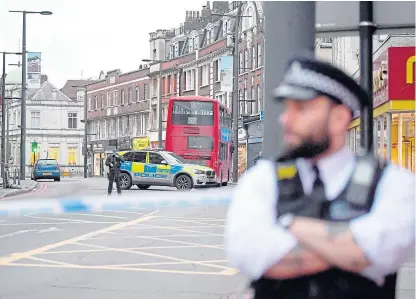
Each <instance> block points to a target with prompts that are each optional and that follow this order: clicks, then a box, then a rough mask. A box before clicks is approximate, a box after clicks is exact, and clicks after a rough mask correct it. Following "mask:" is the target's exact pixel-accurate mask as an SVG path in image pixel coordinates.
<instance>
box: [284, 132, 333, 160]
mask: <svg viewBox="0 0 416 299" xmlns="http://www.w3.org/2000/svg"><path fill="white" fill-rule="evenodd" d="M328 148H329V137H328V135H327V134H326V135H325V136H324V137H323V138H322V139H321V140H320V141H314V140H312V139H311V138H309V139H307V140H305V141H304V142H303V143H302V144H300V145H298V146H296V147H293V148H290V149H288V150H286V151H285V152H284V153H283V154H282V155H281V156H280V157H279V159H278V160H279V161H287V160H294V159H298V158H305V159H311V158H315V157H316V156H319V155H320V154H322V153H324V152H325V151H326V150H327V149H328Z"/></svg>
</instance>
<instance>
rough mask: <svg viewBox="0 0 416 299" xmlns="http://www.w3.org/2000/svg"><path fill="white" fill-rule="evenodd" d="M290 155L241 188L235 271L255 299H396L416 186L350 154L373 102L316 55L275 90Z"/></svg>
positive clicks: (229, 238) (265, 165) (409, 176)
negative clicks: (357, 114)
mask: <svg viewBox="0 0 416 299" xmlns="http://www.w3.org/2000/svg"><path fill="white" fill-rule="evenodd" d="M275 99H276V100H278V101H281V102H282V103H283V104H284V112H283V113H282V115H281V117H280V119H279V122H280V124H281V125H282V127H283V132H284V134H283V136H284V142H285V145H286V147H285V150H284V152H283V154H282V155H281V156H280V157H277V158H276V159H262V160H260V161H259V162H258V163H257V165H256V166H254V167H253V168H251V169H250V170H249V171H247V172H246V174H245V175H244V176H243V177H242V179H241V180H240V183H239V185H238V186H237V187H236V189H235V192H234V195H233V200H232V203H231V205H230V207H229V210H228V213H227V219H226V228H225V248H226V252H227V255H228V259H229V261H230V263H231V265H232V266H234V267H236V268H238V269H240V271H241V272H243V273H245V274H247V275H248V276H249V277H250V279H251V281H252V282H251V289H250V290H251V291H252V292H253V293H254V298H256V299H263V298H267V299H268V298H278V299H308V298H314V299H347V298H348V299H370V298H372V299H376V298H377V299H393V298H395V284H396V273H397V271H398V269H399V267H400V266H401V265H402V264H403V263H404V262H406V261H407V260H408V259H409V258H410V256H411V254H412V253H413V248H414V243H415V176H414V174H413V173H411V172H409V171H407V170H404V169H401V168H400V167H398V166H396V165H392V164H390V163H388V162H383V161H381V160H379V159H376V158H374V157H373V156H371V155H369V154H368V155H355V154H354V153H353V152H352V151H351V150H350V149H349V148H347V147H346V144H345V136H346V133H347V130H348V126H349V124H350V122H351V120H352V115H353V111H356V110H359V109H360V107H362V105H366V104H367V103H368V101H370V100H371V97H370V96H369V95H368V94H366V92H365V91H364V90H363V89H362V88H361V87H360V86H359V85H358V84H357V83H356V82H355V81H354V80H353V79H352V78H351V77H349V76H348V75H346V74H345V73H344V72H342V71H341V70H339V69H337V68H335V67H333V66H331V65H330V64H327V63H324V62H320V61H317V60H315V59H314V58H313V53H309V54H308V55H301V56H297V57H295V58H293V59H291V60H290V61H289V67H288V70H287V72H286V74H285V76H284V79H283V80H282V82H281V84H280V85H279V86H278V87H277V89H276V90H275Z"/></svg>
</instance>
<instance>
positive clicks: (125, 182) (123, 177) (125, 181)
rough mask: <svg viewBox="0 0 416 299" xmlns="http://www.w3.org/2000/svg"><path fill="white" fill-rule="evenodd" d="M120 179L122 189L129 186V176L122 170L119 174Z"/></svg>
mask: <svg viewBox="0 0 416 299" xmlns="http://www.w3.org/2000/svg"><path fill="white" fill-rule="evenodd" d="M119 180H120V188H121V189H122V190H127V189H130V188H131V185H132V184H131V177H130V175H128V174H127V173H125V172H123V173H121V174H120V177H119Z"/></svg>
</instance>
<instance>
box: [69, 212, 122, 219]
mask: <svg viewBox="0 0 416 299" xmlns="http://www.w3.org/2000/svg"><path fill="white" fill-rule="evenodd" d="M71 215H77V216H90V217H103V218H115V219H127V217H121V216H110V215H98V214H92V213H91V214H78V213H71Z"/></svg>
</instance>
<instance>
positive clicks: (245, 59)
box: [244, 49, 250, 73]
mask: <svg viewBox="0 0 416 299" xmlns="http://www.w3.org/2000/svg"><path fill="white" fill-rule="evenodd" d="M249 61H250V57H249V54H248V49H246V50H245V51H244V73H245V72H247V71H248V70H249V69H250V67H249V65H248V62H249Z"/></svg>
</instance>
